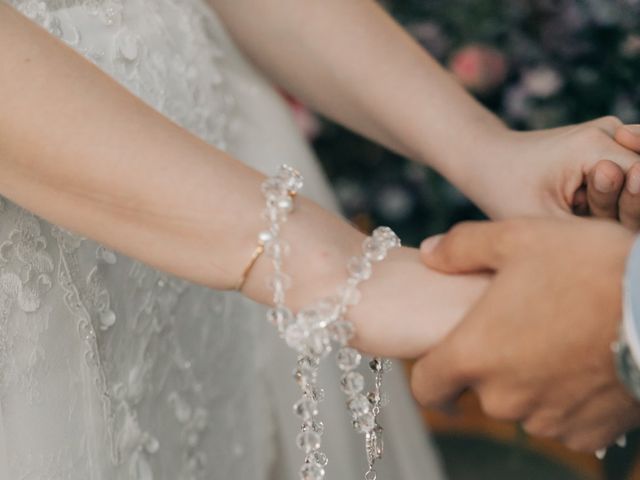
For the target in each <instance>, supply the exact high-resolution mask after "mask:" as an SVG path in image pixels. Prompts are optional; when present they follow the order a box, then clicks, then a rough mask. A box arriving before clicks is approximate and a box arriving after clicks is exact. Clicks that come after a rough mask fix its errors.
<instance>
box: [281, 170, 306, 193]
mask: <svg viewBox="0 0 640 480" xmlns="http://www.w3.org/2000/svg"><path fill="white" fill-rule="evenodd" d="M277 178H278V180H279V181H280V182H281V183H282V185H283V186H284V187H285V189H286V190H287V191H288V192H291V193H297V192H299V191H300V189H301V188H302V186H303V184H304V180H303V178H302V175H301V174H300V172H298V171H297V170H296V169H295V168H291V167H289V166H288V165H283V166H282V167H280V171H279V172H278V176H277Z"/></svg>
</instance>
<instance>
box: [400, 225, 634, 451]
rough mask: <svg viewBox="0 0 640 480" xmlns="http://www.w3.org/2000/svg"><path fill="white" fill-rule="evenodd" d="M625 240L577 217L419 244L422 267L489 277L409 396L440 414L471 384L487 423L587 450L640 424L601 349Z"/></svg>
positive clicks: (424, 364) (425, 362)
mask: <svg viewBox="0 0 640 480" xmlns="http://www.w3.org/2000/svg"><path fill="white" fill-rule="evenodd" d="M633 240H634V237H633V234H632V233H630V232H629V231H628V230H626V229H625V228H623V227H621V226H619V225H616V224H614V223H611V222H606V221H594V220H583V219H573V220H570V221H564V222H563V221H559V220H542V219H528V220H510V221H504V222H498V223H493V224H492V223H486V222H479V223H468V224H461V225H460V226H458V227H455V228H454V229H453V230H452V231H451V232H450V233H448V234H447V235H445V236H441V237H433V238H431V239H428V240H426V241H425V242H424V243H423V246H422V250H421V254H422V259H423V261H424V262H425V263H426V265H427V266H429V267H430V268H433V269H437V270H439V271H442V272H446V273H450V274H460V273H471V272H489V273H491V274H493V278H492V281H491V285H490V287H489V288H488V290H487V291H486V293H485V294H484V295H483V296H482V297H481V299H480V300H479V301H478V302H477V303H476V304H475V305H474V307H473V308H472V309H471V310H470V311H469V312H468V313H467V314H466V316H465V318H464V320H463V321H462V323H460V325H459V326H458V327H456V329H455V330H454V331H453V332H452V333H451V334H450V335H449V336H448V337H447V338H446V339H445V340H444V341H443V342H442V343H441V344H439V345H438V346H436V347H435V348H433V349H432V350H431V351H430V352H429V353H428V354H427V355H425V356H424V357H423V358H422V359H421V360H420V361H419V362H418V363H416V365H415V367H414V368H413V372H412V388H413V391H414V393H415V395H416V397H417V398H418V400H419V401H420V402H421V403H423V404H425V405H430V406H442V405H446V404H448V403H449V402H451V401H452V400H454V399H455V398H456V397H457V396H458V395H459V394H460V393H461V392H462V391H463V390H465V389H467V388H471V389H473V390H475V391H476V392H477V394H478V395H479V397H480V399H481V402H482V405H483V407H484V410H485V411H486V413H487V414H488V415H490V416H492V417H495V418H498V419H504V420H513V421H519V422H522V423H523V425H524V428H525V429H526V430H527V431H528V432H529V433H531V434H532V435H537V436H544V437H553V438H556V439H559V440H561V441H563V442H565V443H566V444H567V445H568V446H569V447H571V448H573V449H578V450H584V451H590V452H593V451H596V450H597V449H600V448H602V447H605V446H608V445H610V444H611V443H613V442H614V441H615V440H616V439H617V438H618V437H619V436H620V435H621V434H622V433H624V432H626V431H628V430H630V429H632V428H634V427H636V426H638V425H640V404H639V403H638V402H636V401H634V400H633V399H632V398H631V397H630V395H629V394H628V393H627V392H626V390H625V388H624V387H623V385H622V384H621V383H620V382H619V381H618V379H617V376H616V373H615V368H614V359H613V354H612V351H611V345H612V342H614V341H615V340H616V339H617V337H618V328H619V324H620V318H621V305H622V300H621V296H622V294H621V290H622V280H621V279H622V278H623V275H624V269H625V263H626V258H627V256H628V252H629V250H630V248H631V245H632V243H633Z"/></svg>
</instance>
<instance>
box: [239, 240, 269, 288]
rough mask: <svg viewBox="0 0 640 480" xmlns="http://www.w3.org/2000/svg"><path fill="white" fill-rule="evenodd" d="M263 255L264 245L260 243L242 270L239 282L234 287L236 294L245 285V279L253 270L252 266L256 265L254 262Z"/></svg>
mask: <svg viewBox="0 0 640 480" xmlns="http://www.w3.org/2000/svg"><path fill="white" fill-rule="evenodd" d="M263 253H264V244H262V243H260V244H259V245H258V246H257V247H256V249H255V250H254V251H253V255H251V260H249V263H248V264H247V266H246V267H245V269H244V270H243V272H242V276H241V277H240V280H238V283H237V284H236V287H235V289H236V291H238V292H241V291H242V288H243V287H244V284H245V283H247V278H248V277H249V273H250V272H251V269H253V266H254V265H255V264H256V262H257V261H258V259H259V258H260V256H261V255H262V254H263Z"/></svg>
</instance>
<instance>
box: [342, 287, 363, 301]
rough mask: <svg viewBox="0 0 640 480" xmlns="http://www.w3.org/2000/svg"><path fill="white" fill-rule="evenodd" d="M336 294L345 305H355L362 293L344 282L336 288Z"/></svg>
mask: <svg viewBox="0 0 640 480" xmlns="http://www.w3.org/2000/svg"><path fill="white" fill-rule="evenodd" d="M338 295H339V296H340V298H341V299H342V302H343V303H344V304H345V305H357V304H358V303H359V302H360V299H361V298H362V293H360V290H358V287H357V286H356V285H353V284H346V285H343V286H342V287H340V288H338Z"/></svg>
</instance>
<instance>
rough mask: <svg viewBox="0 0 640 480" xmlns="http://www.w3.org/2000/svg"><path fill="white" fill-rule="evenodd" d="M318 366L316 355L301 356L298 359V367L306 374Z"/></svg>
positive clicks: (318, 361)
mask: <svg viewBox="0 0 640 480" xmlns="http://www.w3.org/2000/svg"><path fill="white" fill-rule="evenodd" d="M319 366H320V359H319V358H318V357H309V356H303V357H300V358H299V359H298V368H299V369H300V370H301V371H302V372H303V373H304V374H305V375H306V374H308V373H311V372H313V371H315V370H316V369H317V368H318V367H319Z"/></svg>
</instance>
